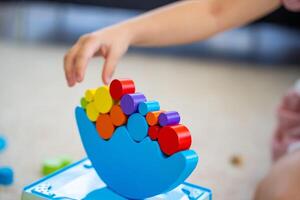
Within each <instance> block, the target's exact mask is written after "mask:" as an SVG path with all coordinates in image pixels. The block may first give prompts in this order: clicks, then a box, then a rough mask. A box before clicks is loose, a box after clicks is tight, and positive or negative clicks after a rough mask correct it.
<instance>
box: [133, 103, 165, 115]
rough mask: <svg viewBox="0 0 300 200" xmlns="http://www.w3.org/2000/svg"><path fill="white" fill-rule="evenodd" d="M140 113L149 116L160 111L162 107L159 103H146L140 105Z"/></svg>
mask: <svg viewBox="0 0 300 200" xmlns="http://www.w3.org/2000/svg"><path fill="white" fill-rule="evenodd" d="M138 109H139V113H140V114H141V115H147V113H148V112H153V111H159V110H160V105H159V102H158V101H146V102H142V103H140V104H139V107H138Z"/></svg>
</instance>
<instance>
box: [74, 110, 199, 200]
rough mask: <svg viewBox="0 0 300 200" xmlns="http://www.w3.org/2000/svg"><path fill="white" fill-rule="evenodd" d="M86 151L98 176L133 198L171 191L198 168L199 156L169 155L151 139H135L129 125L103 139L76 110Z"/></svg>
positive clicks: (120, 192) (93, 126)
mask: <svg viewBox="0 0 300 200" xmlns="http://www.w3.org/2000/svg"><path fill="white" fill-rule="evenodd" d="M75 114H76V120H77V126H78V129H79V133H80V137H81V140H82V143H83V146H84V149H85V151H86V153H87V155H88V157H89V159H90V160H91V163H92V165H93V167H94V168H95V170H96V172H97V174H98V175H99V177H101V179H102V180H103V181H104V182H105V184H106V185H107V186H108V188H109V189H111V190H112V191H114V192H115V193H117V194H119V195H121V196H123V197H125V198H129V199H145V198H148V197H152V196H155V195H158V194H161V193H164V192H168V191H170V190H172V189H174V188H175V187H177V186H178V185H180V184H182V183H183V182H184V181H185V179H186V178H187V177H188V176H189V175H190V174H191V173H192V171H193V170H194V169H195V167H196V165H197V162H198V156H197V154H196V153H195V152H194V151H192V150H185V151H181V152H178V153H175V154H173V155H172V156H169V157H167V156H165V155H164V154H163V153H162V152H161V150H160V147H159V145H158V143H157V142H156V141H152V140H151V139H150V138H149V137H148V136H147V137H145V138H144V139H143V140H142V141H140V142H136V141H135V140H133V139H132V137H131V134H130V132H129V131H128V129H127V127H126V126H121V127H118V128H117V129H116V130H115V132H114V134H113V136H112V138H111V139H110V140H103V139H102V138H101V137H100V136H99V135H98V132H97V130H96V127H95V124H94V123H92V122H91V121H90V120H89V119H88V118H87V116H86V113H85V111H84V110H83V109H82V108H80V107H77V108H76V110H75Z"/></svg>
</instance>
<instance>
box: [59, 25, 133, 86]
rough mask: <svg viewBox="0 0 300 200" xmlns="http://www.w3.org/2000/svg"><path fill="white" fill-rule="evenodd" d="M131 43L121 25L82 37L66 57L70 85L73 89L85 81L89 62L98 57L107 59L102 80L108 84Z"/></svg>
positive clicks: (65, 63) (67, 76) (65, 66)
mask: <svg viewBox="0 0 300 200" xmlns="http://www.w3.org/2000/svg"><path fill="white" fill-rule="evenodd" d="M129 41H130V37H129V34H128V32H127V30H126V28H122V26H121V25H119V26H113V27H109V28H106V29H103V30H99V31H97V32H93V33H90V34H86V35H84V36H82V37H80V38H79V40H78V41H77V42H76V44H75V45H74V46H73V47H72V48H71V49H70V50H69V51H68V52H67V53H66V55H65V57H64V69H65V74H66V79H67V82H68V85H69V86H70V87H72V86H74V85H75V84H76V82H78V83H79V82H81V81H82V80H83V79H84V75H85V71H86V68H87V65H88V61H89V60H90V59H91V58H92V57H96V56H102V57H103V58H104V59H105V62H104V65H103V72H102V80H103V82H104V83H105V84H108V83H109V82H110V79H111V77H112V75H113V73H114V70H115V68H116V65H117V64H118V62H119V60H120V58H121V57H122V56H123V55H124V53H125V52H126V51H127V49H128V46H129V43H130V42H129Z"/></svg>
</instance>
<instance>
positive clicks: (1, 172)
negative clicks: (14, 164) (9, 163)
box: [0, 167, 14, 185]
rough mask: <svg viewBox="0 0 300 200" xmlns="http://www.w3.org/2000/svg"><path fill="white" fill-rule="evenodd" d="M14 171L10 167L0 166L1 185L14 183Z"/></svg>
mask: <svg viewBox="0 0 300 200" xmlns="http://www.w3.org/2000/svg"><path fill="white" fill-rule="evenodd" d="M13 178H14V172H13V170H12V169H11V168H10V167H0V185H10V184H12V183H13Z"/></svg>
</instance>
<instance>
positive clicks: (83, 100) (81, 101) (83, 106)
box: [80, 97, 88, 109]
mask: <svg viewBox="0 0 300 200" xmlns="http://www.w3.org/2000/svg"><path fill="white" fill-rule="evenodd" d="M87 104H88V102H87V100H86V99H85V98H84V97H82V98H81V100H80V105H81V107H82V108H83V109H86V106H87Z"/></svg>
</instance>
